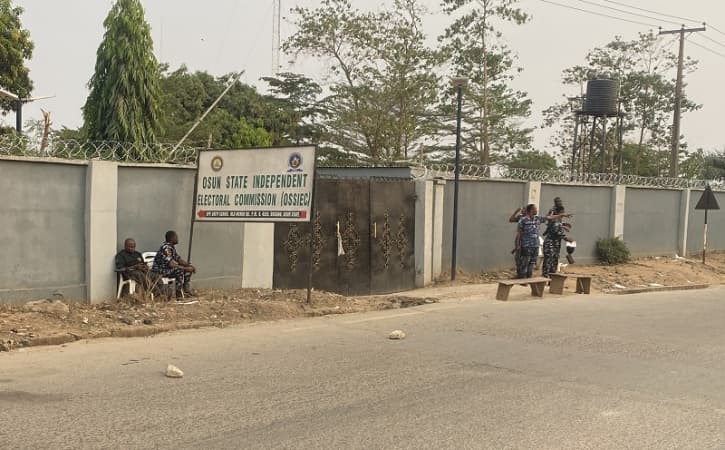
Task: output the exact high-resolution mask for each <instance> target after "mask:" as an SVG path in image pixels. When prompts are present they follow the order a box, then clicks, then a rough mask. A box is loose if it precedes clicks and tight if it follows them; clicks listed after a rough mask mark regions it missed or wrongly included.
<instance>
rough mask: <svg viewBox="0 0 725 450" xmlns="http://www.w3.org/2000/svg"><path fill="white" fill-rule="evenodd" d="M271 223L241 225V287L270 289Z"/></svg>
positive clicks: (272, 252) (271, 262) (271, 277)
mask: <svg viewBox="0 0 725 450" xmlns="http://www.w3.org/2000/svg"><path fill="white" fill-rule="evenodd" d="M274 226H275V224H273V223H245V224H243V225H242V227H241V228H242V233H243V235H242V242H243V245H242V252H243V254H242V287H243V288H256V289H272V283H273V279H274Z"/></svg>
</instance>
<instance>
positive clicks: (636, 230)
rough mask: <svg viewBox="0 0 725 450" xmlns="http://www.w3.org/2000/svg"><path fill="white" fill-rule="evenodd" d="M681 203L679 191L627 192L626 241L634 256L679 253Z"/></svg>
mask: <svg viewBox="0 0 725 450" xmlns="http://www.w3.org/2000/svg"><path fill="white" fill-rule="evenodd" d="M681 203H682V193H681V191H678V190H665V189H651V188H627V199H626V208H625V213H624V240H625V242H626V243H627V246H628V247H629V250H630V251H631V252H632V254H633V255H637V256H652V255H670V256H674V255H675V254H676V253H679V251H680V250H679V238H678V236H680V233H681V230H680V227H679V217H680V207H681ZM693 206H694V203H693Z"/></svg>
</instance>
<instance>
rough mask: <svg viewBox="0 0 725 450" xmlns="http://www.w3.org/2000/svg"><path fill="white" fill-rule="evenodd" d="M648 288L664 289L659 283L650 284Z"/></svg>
mask: <svg viewBox="0 0 725 450" xmlns="http://www.w3.org/2000/svg"><path fill="white" fill-rule="evenodd" d="M647 286H649V287H663V286H664V285H662V284H659V283H650V284H648V285H647Z"/></svg>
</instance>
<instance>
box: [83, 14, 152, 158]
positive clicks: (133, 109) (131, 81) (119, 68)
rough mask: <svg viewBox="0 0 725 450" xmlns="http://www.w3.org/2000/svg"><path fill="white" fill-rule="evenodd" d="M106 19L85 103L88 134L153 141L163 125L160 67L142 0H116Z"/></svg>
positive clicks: (96, 137) (105, 138) (98, 138)
mask: <svg viewBox="0 0 725 450" xmlns="http://www.w3.org/2000/svg"><path fill="white" fill-rule="evenodd" d="M103 25H104V27H105V29H106V33H105V35H104V36H103V40H102V41H101V45H100V46H99V47H98V52H97V54H96V68H95V72H94V74H93V76H92V77H91V80H90V82H89V84H88V85H89V88H90V94H89V95H88V99H87V100H86V104H85V106H84V107H83V118H84V122H85V124H84V127H85V132H86V134H87V137H88V139H90V140H94V141H118V142H126V143H132V144H135V145H137V146H140V145H144V144H153V143H155V142H156V135H157V132H158V130H159V70H158V66H157V63H156V57H155V56H154V53H153V41H152V39H151V29H150V27H149V25H148V23H147V22H146V20H145V18H144V10H143V7H142V6H141V2H140V1H139V0H117V1H116V3H115V4H114V5H113V7H112V8H111V11H110V12H109V13H108V16H107V17H106V20H105V21H104V22H103ZM118 156H119V157H125V156H128V155H118Z"/></svg>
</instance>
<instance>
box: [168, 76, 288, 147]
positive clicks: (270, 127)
mask: <svg viewBox="0 0 725 450" xmlns="http://www.w3.org/2000/svg"><path fill="white" fill-rule="evenodd" d="M233 77H234V74H227V75H224V76H221V77H214V76H212V75H210V74H209V73H207V72H201V71H197V72H194V73H190V72H189V71H188V69H187V68H186V67H185V66H181V67H179V68H178V69H177V70H175V71H173V72H169V71H168V67H167V66H166V65H163V66H162V67H161V81H160V90H161V102H160V104H161V117H162V126H163V132H162V133H161V134H160V136H159V138H160V139H161V140H163V141H166V142H174V143H175V142H178V141H179V140H180V139H181V138H182V137H183V136H184V135H185V134H186V132H187V131H188V130H189V129H191V127H192V125H193V124H194V123H195V122H196V121H197V120H198V119H199V117H201V116H202V114H203V113H204V111H206V110H207V109H208V108H209V107H210V106H211V105H212V103H214V101H215V100H216V99H217V98H218V97H219V95H220V94H221V93H222V92H223V91H224V89H226V87H227V85H228V82H229V80H230V79H232V78H233ZM288 114H289V112H288V111H286V110H283V109H281V108H280V107H279V104H278V102H277V100H275V99H274V98H271V97H270V98H268V97H265V96H262V95H261V94H259V93H258V92H257V90H256V89H255V88H254V87H252V86H249V85H246V84H244V83H241V82H240V81H235V82H234V85H233V86H232V87H231V88H230V89H229V91H228V92H227V94H226V95H225V96H224V97H223V98H222V99H221V101H220V102H219V103H218V104H217V106H216V107H215V108H214V109H213V110H212V111H211V112H210V113H209V115H208V116H207V117H206V118H205V119H204V121H202V122H201V124H199V126H198V127H197V128H196V129H195V130H194V132H192V134H191V135H190V136H189V137H188V138H187V140H186V142H185V143H186V145H190V146H194V147H207V146H211V147H214V148H238V147H239V146H240V145H242V143H244V144H243V145H244V146H249V142H252V141H255V139H256V138H250V139H248V137H249V136H250V133H251V135H254V134H255V133H257V131H259V130H258V129H259V128H261V129H263V130H264V131H265V133H266V134H265V136H266V137H265V138H264V139H261V140H259V141H255V142H261V143H260V146H263V145H285V144H289V143H290V140H289V139H288V138H287V137H286V135H287V134H288V130H289V121H290V120H289V117H288ZM244 136H246V137H244ZM267 137H268V138H269V139H270V140H271V142H270V143H269V144H266V142H267Z"/></svg>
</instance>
